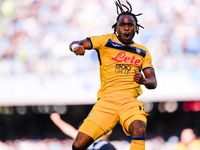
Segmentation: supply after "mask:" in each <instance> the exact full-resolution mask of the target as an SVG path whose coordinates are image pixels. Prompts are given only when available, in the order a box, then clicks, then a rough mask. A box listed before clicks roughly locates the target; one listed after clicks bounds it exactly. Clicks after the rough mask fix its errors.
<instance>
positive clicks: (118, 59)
mask: <svg viewBox="0 0 200 150" xmlns="http://www.w3.org/2000/svg"><path fill="white" fill-rule="evenodd" d="M112 60H115V61H116V62H124V63H130V64H135V65H136V66H139V64H140V62H141V60H140V59H136V58H135V55H133V56H132V57H129V56H126V53H125V52H119V53H118V54H117V56H116V57H115V58H112Z"/></svg>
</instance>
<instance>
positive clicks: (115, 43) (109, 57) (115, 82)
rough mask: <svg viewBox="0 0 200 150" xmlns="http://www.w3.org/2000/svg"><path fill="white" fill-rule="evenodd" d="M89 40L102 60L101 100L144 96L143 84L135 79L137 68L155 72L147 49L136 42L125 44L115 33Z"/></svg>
mask: <svg viewBox="0 0 200 150" xmlns="http://www.w3.org/2000/svg"><path fill="white" fill-rule="evenodd" d="M88 39H90V42H91V45H92V49H95V50H97V53H98V57H99V63H100V78H101V88H100V90H99V91H98V98H100V97H101V96H102V95H107V94H109V95H110V96H111V95H113V96H116V95H129V96H134V97H137V96H139V95H140V94H142V89H141V87H140V85H139V84H138V83H136V82H134V81H133V77H134V74H135V70H134V69H136V70H137V71H141V70H143V71H144V70H145V69H149V68H152V69H153V65H152V59H151V55H150V54H149V52H148V50H147V48H146V47H144V46H142V45H138V44H136V43H135V42H132V43H131V44H128V45H127V44H126V45H125V44H123V43H121V42H120V40H119V39H118V37H117V36H116V35H115V34H107V35H102V36H96V37H92V36H91V37H89V38H88Z"/></svg>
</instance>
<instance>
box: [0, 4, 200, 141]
mask: <svg viewBox="0 0 200 150" xmlns="http://www.w3.org/2000/svg"><path fill="white" fill-rule="evenodd" d="M121 2H122V3H124V4H126V2H125V0H121ZM129 2H130V3H131V5H132V8H133V13H135V14H138V13H143V15H142V16H139V17H138V20H139V23H140V24H141V25H142V26H144V28H145V29H140V30H139V34H138V35H136V36H135V38H134V41H135V42H136V43H138V44H142V45H144V46H146V47H147V48H148V50H149V51H150V53H151V55H152V58H153V65H154V67H155V71H156V75H157V80H158V87H157V89H155V90H146V89H145V88H143V90H144V93H143V94H142V95H141V96H140V97H139V98H138V99H139V100H141V101H142V102H144V103H145V107H146V109H147V112H150V114H151V113H152V118H150V119H149V120H150V121H151V119H152V121H155V120H154V119H155V118H156V117H157V118H158V116H159V115H160V114H162V113H166V112H167V113H168V115H169V113H174V114H181V113H180V112H179V113H176V111H178V110H179V109H180V111H181V110H182V111H183V112H184V113H185V115H187V116H191V115H192V116H193V117H192V116H191V118H195V117H194V114H190V115H189V114H188V113H187V112H194V113H199V112H200V87H199V84H200V17H199V14H200V1H199V0H176V1H174V0H162V1H161V0H139V1H138V0H129ZM116 17H117V12H116V6H115V4H114V0H0V117H1V119H2V116H3V115H1V114H4V115H13V114H15V113H16V112H17V113H18V115H25V114H27V112H28V110H29V109H30V110H31V111H33V112H34V113H36V112H37V113H40V114H46V115H47V114H50V113H51V112H53V111H57V112H59V113H60V114H63V115H64V114H66V113H67V110H68V107H67V105H93V104H94V103H95V102H96V99H97V91H98V89H99V87H100V78H99V64H98V58H97V54H96V51H94V50H91V51H87V52H86V54H85V56H84V57H82V56H79V57H77V56H75V54H73V53H72V52H70V50H69V44H70V42H72V41H74V40H81V39H84V38H86V37H88V36H96V35H103V34H107V33H113V30H112V29H111V26H112V25H113V24H114V23H115V22H116ZM29 107H30V108H29ZM155 107H156V108H157V111H156V112H155ZM86 112H87V111H86ZM37 113H36V114H37ZM154 114H157V115H154ZM196 115H197V114H195V116H196ZM169 118H170V117H169ZM169 118H168V119H169ZM81 119H82V118H81ZM166 119H167V118H166ZM195 119H196V118H195ZM8 120H9V119H7V121H8ZM174 120H176V118H174ZM16 121H18V120H16ZM172 122H173V121H172ZM186 122H187V120H186V121H185V120H184V123H185V124H186ZM189 122H193V120H190V121H189ZM0 123H1V121H0ZM2 123H3V121H2ZM11 123H12V121H11ZM199 124H200V123H199V122H198V123H196V124H195V123H193V124H192V123H190V124H187V126H192V127H194V128H196V129H198V130H197V131H200V130H199V127H198V125H199ZM0 125H1V124H0ZM150 126H151V125H150ZM162 126H163V123H162V124H160V128H162ZM179 127H180V126H179ZM181 127H182V128H184V127H186V126H181ZM164 129H166V128H164ZM180 130H181V128H180V129H179V131H180ZM0 131H3V129H2V130H0ZM13 132H14V131H13ZM157 132H158V131H157V130H156V131H155V132H154V133H155V135H156V134H157ZM152 134H153V132H151V135H152ZM163 134H166V133H163ZM163 134H162V135H163ZM174 134H175V135H176V136H178V134H179V133H174ZM198 134H200V133H198ZM172 135H173V133H172ZM169 136H170V135H167V136H166V138H169ZM0 137H4V136H0ZM151 137H152V136H151ZM4 139H9V137H6V138H5V137H4ZM175 139H176V138H175Z"/></svg>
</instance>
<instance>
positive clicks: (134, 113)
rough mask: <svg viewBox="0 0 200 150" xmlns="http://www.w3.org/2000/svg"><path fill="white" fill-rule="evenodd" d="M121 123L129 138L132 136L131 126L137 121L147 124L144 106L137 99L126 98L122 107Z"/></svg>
mask: <svg viewBox="0 0 200 150" xmlns="http://www.w3.org/2000/svg"><path fill="white" fill-rule="evenodd" d="M119 113H120V123H121V125H122V128H123V130H124V132H125V134H126V135H127V136H130V133H129V126H130V124H131V123H132V122H133V121H135V120H141V121H143V122H145V124H146V122H147V118H146V116H148V114H147V113H145V108H144V104H143V103H142V102H140V101H138V100H136V99H135V98H124V100H123V103H122V104H121V106H120V112H119Z"/></svg>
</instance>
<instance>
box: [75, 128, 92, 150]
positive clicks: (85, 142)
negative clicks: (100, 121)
mask: <svg viewBox="0 0 200 150" xmlns="http://www.w3.org/2000/svg"><path fill="white" fill-rule="evenodd" d="M93 142H94V140H93V138H92V137H90V136H88V135H87V134H85V133H82V132H79V133H78V135H77V137H76V139H75V141H74V143H73V146H74V147H75V148H77V149H86V148H87V147H88V146H89V145H90V144H92V143H93Z"/></svg>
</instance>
